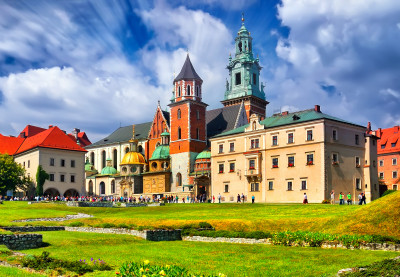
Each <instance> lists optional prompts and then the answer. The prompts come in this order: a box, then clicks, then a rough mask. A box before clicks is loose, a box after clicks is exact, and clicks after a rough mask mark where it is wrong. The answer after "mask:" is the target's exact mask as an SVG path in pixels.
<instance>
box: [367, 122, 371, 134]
mask: <svg viewBox="0 0 400 277" xmlns="http://www.w3.org/2000/svg"><path fill="white" fill-rule="evenodd" d="M369 132H371V122H369V121H368V125H367V133H369Z"/></svg>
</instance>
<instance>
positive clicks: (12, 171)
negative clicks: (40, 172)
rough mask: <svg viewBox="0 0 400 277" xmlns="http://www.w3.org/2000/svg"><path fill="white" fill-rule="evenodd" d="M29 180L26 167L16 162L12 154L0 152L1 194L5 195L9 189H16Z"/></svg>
mask: <svg viewBox="0 0 400 277" xmlns="http://www.w3.org/2000/svg"><path fill="white" fill-rule="evenodd" d="M28 182H29V178H28V177H25V169H24V168H23V167H22V166H21V165H20V164H18V163H16V162H15V161H14V159H13V157H12V156H9V155H7V154H0V194H3V195H4V194H5V193H6V191H7V190H12V191H14V190H15V189H16V188H17V187H20V186H24V185H25V184H26V183H28Z"/></svg>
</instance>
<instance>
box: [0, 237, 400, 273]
mask: <svg viewBox="0 0 400 277" xmlns="http://www.w3.org/2000/svg"><path fill="white" fill-rule="evenodd" d="M43 240H44V241H45V242H47V243H49V244H50V246H48V247H46V248H40V249H31V250H24V251H21V252H24V253H29V254H40V253H41V252H42V251H49V252H50V253H51V255H52V256H53V257H57V258H62V259H68V260H79V259H86V260H90V258H95V259H99V258H100V259H103V260H105V261H106V262H107V263H108V264H110V265H112V266H114V267H115V270H113V271H112V272H103V273H100V272H95V273H91V274H88V275H87V276H113V274H114V272H115V271H116V270H118V267H119V266H120V265H121V264H122V263H123V262H125V261H136V262H140V261H143V260H145V259H149V260H150V261H151V263H156V264H164V265H165V264H170V265H171V264H176V265H180V266H183V267H187V268H188V269H190V270H191V271H194V272H199V271H201V272H202V273H208V274H218V273H219V272H222V273H224V274H227V275H228V276H334V275H335V274H336V273H337V271H338V270H339V269H342V268H347V267H354V266H357V265H361V264H362V265H365V264H369V263H372V262H374V261H377V260H382V259H385V258H391V257H395V256H397V255H398V253H394V252H385V251H363V250H343V249H321V248H301V247H284V246H270V245H240V244H229V243H202V242H185V241H178V242H177V241H175V242H149V241H145V240H142V239H138V238H135V237H133V236H128V235H111V234H94V233H78V232H43ZM0 272H1V271H0ZM85 276H86V275H85Z"/></svg>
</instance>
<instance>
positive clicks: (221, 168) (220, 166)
mask: <svg viewBox="0 0 400 277" xmlns="http://www.w3.org/2000/svg"><path fill="white" fill-rule="evenodd" d="M218 169H219V173H224V164H219V165H218Z"/></svg>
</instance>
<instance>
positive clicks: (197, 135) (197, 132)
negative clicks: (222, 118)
mask: <svg viewBox="0 0 400 277" xmlns="http://www.w3.org/2000/svg"><path fill="white" fill-rule="evenodd" d="M196 139H200V131H199V128H196Z"/></svg>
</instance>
